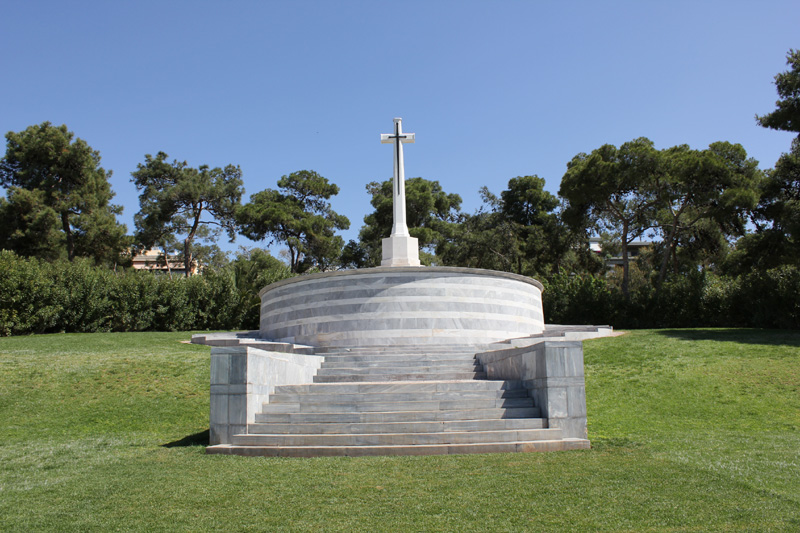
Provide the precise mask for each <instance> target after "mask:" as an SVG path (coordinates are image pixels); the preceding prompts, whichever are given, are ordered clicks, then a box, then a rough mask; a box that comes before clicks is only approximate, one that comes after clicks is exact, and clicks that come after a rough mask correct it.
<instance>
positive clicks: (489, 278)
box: [259, 267, 544, 346]
mask: <svg viewBox="0 0 800 533" xmlns="http://www.w3.org/2000/svg"><path fill="white" fill-rule="evenodd" d="M259 295H260V296H261V328H260V329H261V336H262V337H263V338H265V339H271V340H276V341H283V342H294V343H298V344H308V345H312V346H382V345H396V344H417V343H427V344H431V343H434V344H485V343H490V342H496V341H500V340H504V339H509V338H513V337H522V336H526V335H531V334H534V333H541V332H542V331H543V330H544V318H543V316H542V285H541V283H539V282H538V281H536V280H533V279H531V278H526V277H524V276H518V275H516V274H509V273H506V272H495V271H491V270H478V269H469V268H452V267H383V268H369V269H362V270H345V271H339V272H326V273H322V274H312V275H309V276H300V277H296V278H291V279H286V280H283V281H279V282H277V283H273V284H272V285H268V286H267V287H265V288H264V289H262V290H261V292H260V293H259Z"/></svg>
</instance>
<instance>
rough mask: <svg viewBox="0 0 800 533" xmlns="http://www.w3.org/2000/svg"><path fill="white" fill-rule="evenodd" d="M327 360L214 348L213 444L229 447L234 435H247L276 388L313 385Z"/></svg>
mask: <svg viewBox="0 0 800 533" xmlns="http://www.w3.org/2000/svg"><path fill="white" fill-rule="evenodd" d="M324 360H325V358H324V357H321V356H316V355H304V354H296V353H285V352H268V351H264V350H259V349H256V348H252V347H249V346H230V347H216V346H215V347H212V348H211V409H210V416H209V418H210V431H209V443H210V444H211V445H215V444H228V443H230V442H231V437H232V436H233V435H236V434H239V433H247V424H251V423H253V422H255V416H256V414H257V413H259V412H261V406H262V404H264V403H268V402H269V395H270V394H272V393H273V392H274V391H275V387H276V386H278V385H294V384H302V383H311V382H312V381H313V379H314V374H316V373H317V370H319V368H320V366H321V365H322V362H323V361H324Z"/></svg>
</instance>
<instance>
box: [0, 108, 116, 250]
mask: <svg viewBox="0 0 800 533" xmlns="http://www.w3.org/2000/svg"><path fill="white" fill-rule="evenodd" d="M6 141H7V146H6V154H5V156H4V157H3V159H2V160H0V185H2V186H4V187H7V189H8V191H7V195H8V199H7V200H6V201H3V202H0V219H3V221H4V222H5V223H4V224H3V228H2V229H0V243H2V245H3V246H5V247H9V248H11V249H13V250H15V251H17V252H18V253H20V254H22V255H35V256H38V257H44V258H49V259H52V258H55V257H57V256H58V255H60V254H59V253H58V251H57V250H58V249H59V248H60V249H62V250H64V251H65V252H66V257H67V258H68V259H69V260H72V259H73V258H74V257H76V256H85V257H92V258H94V259H95V260H96V261H113V260H114V259H115V258H116V257H117V256H118V255H119V252H120V250H121V248H122V246H123V239H124V236H125V226H123V225H121V224H119V223H118V222H117V219H116V215H118V214H120V213H121V212H122V208H120V207H119V206H116V205H112V204H111V203H110V201H111V199H112V198H113V196H114V193H113V192H111V186H110V184H109V182H108V178H109V177H110V176H111V172H110V171H108V172H106V170H105V169H103V167H101V166H100V153H99V152H97V151H96V150H93V149H92V148H91V147H90V146H89V145H88V144H86V142H85V141H84V140H82V139H79V138H75V136H74V134H73V133H72V132H71V131H69V130H68V129H67V126H65V125H61V126H53V125H52V124H50V123H49V122H43V123H42V124H39V125H38V126H30V127H29V128H27V129H26V130H24V131H21V132H19V133H14V132H9V133H8V134H6Z"/></svg>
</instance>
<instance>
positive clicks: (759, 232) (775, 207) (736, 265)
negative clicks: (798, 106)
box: [726, 138, 800, 274]
mask: <svg viewBox="0 0 800 533" xmlns="http://www.w3.org/2000/svg"><path fill="white" fill-rule="evenodd" d="M754 222H755V232H753V233H751V234H748V235H745V236H744V237H742V238H741V239H739V241H738V242H737V243H736V249H735V251H734V252H733V253H732V254H731V257H730V258H729V259H728V260H727V261H726V267H727V268H728V270H729V271H731V272H733V273H737V274H740V273H745V272H747V271H750V270H766V269H769V268H774V267H777V266H781V265H787V264H788V265H797V264H800V139H797V138H796V139H794V141H792V149H791V151H790V152H789V153H786V154H782V155H781V157H780V159H778V162H777V163H776V164H775V168H774V169H773V170H770V171H768V172H767V176H766V178H765V179H764V180H763V181H762V183H761V198H760V200H759V203H758V207H757V208H756V209H755V216H754Z"/></svg>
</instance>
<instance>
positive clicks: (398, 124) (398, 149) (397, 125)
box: [381, 118, 419, 266]
mask: <svg viewBox="0 0 800 533" xmlns="http://www.w3.org/2000/svg"><path fill="white" fill-rule="evenodd" d="M381 142H382V143H389V144H392V145H394V177H393V179H392V201H393V202H392V234H391V235H390V236H389V238H387V239H383V241H382V243H381V244H382V246H383V260H382V261H381V266H419V243H418V242H417V239H416V238H414V237H412V236H411V235H409V234H408V224H407V223H406V174H405V168H404V165H403V144H405V143H413V142H414V134H413V133H406V134H404V133H403V119H402V118H396V119H394V135H392V134H390V133H382V134H381Z"/></svg>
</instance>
